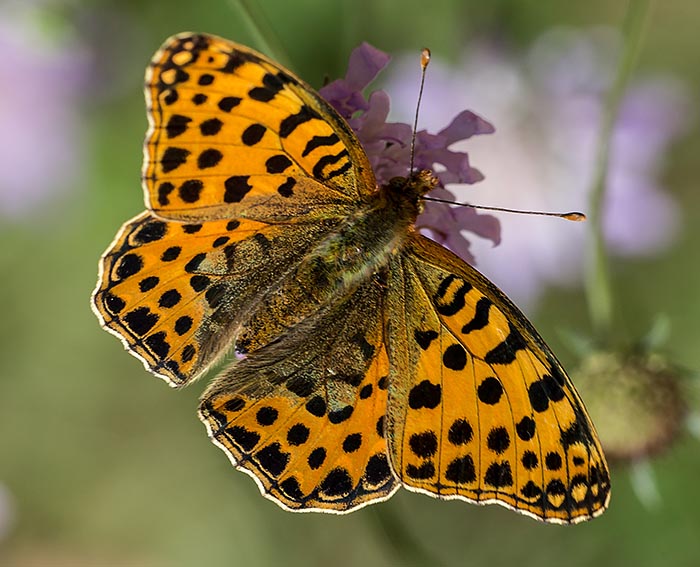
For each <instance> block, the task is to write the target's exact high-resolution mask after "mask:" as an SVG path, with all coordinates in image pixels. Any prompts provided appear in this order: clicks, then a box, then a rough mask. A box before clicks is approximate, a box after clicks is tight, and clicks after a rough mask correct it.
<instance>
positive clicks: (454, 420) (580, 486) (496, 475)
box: [387, 237, 609, 523]
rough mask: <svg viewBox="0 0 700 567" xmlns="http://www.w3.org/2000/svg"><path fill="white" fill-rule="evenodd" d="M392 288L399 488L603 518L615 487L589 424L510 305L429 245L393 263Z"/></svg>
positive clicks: (394, 449)
mask: <svg viewBox="0 0 700 567" xmlns="http://www.w3.org/2000/svg"><path fill="white" fill-rule="evenodd" d="M388 290H389V292H388V293H389V299H388V301H387V305H388V311H387V317H388V319H389V322H388V325H389V328H390V329H391V330H390V334H389V345H390V348H389V352H390V359H391V362H392V374H391V377H390V384H391V386H390V395H389V407H390V415H391V420H390V422H389V430H388V438H389V448H390V452H391V459H392V463H393V465H394V468H395V469H396V471H397V474H398V475H399V477H400V478H401V481H402V482H403V483H404V485H406V486H407V487H409V488H412V489H415V490H419V491H421V492H426V493H428V494H432V495H435V496H438V497H443V498H463V499H466V500H470V501H474V502H481V503H486V502H498V503H501V504H504V505H506V506H508V507H510V508H513V509H516V510H519V511H521V512H525V513H528V514H530V515H532V516H535V517H537V518H540V519H543V520H545V521H551V522H561V523H572V522H576V521H580V520H585V519H587V518H590V517H593V516H595V515H597V514H599V513H600V512H602V510H603V509H604V508H605V506H606V505H607V499H608V493H609V477H608V470H607V466H606V463H605V459H604V457H603V454H602V451H601V448H600V445H599V443H598V440H597V437H596V434H595V431H594V429H593V426H592V424H591V423H590V420H589V419H588V417H587V414H586V411H585V409H584V407H583V405H582V403H581V401H580V399H579V397H578V395H577V394H576V392H575V390H574V389H573V386H572V385H571V382H570V381H569V379H568V377H566V375H565V374H564V372H563V370H562V368H561V366H560V365H559V363H558V362H557V361H556V359H555V358H554V356H553V355H552V353H551V352H550V351H549V349H548V348H547V347H546V345H545V344H544V342H543V341H542V340H541V339H540V338H539V336H538V335H537V333H536V332H535V330H534V329H533V328H532V326H531V325H530V324H529V323H527V321H526V319H525V318H524V316H523V315H522V314H520V313H519V312H518V311H517V309H516V308H515V307H514V306H513V305H512V303H510V301H509V300H508V299H507V298H505V297H504V296H503V294H501V293H500V292H499V291H498V290H496V289H495V288H494V286H493V285H492V284H490V283H489V282H488V280H486V279H485V278H483V276H481V275H480V274H478V272H476V271H475V270H474V269H473V268H471V267H470V266H468V265H467V264H465V263H464V262H463V261H461V260H460V259H459V258H457V257H456V256H454V255H453V254H452V253H450V252H449V251H447V250H445V249H444V248H443V247H441V246H439V245H437V244H436V243H434V242H432V241H430V240H428V239H426V238H424V237H415V238H412V239H411V240H410V242H409V244H408V245H407V247H406V250H405V252H404V254H402V255H401V257H400V258H398V259H397V260H396V261H395V262H394V263H393V264H392V269H391V278H390V281H389V286H388ZM399 306H405V308H399Z"/></svg>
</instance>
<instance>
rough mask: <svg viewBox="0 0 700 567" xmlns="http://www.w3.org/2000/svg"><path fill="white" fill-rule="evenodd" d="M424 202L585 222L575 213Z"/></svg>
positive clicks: (582, 217) (436, 200)
mask: <svg viewBox="0 0 700 567" xmlns="http://www.w3.org/2000/svg"><path fill="white" fill-rule="evenodd" d="M423 200H424V201H435V202H436V203H447V204H448V205H459V206H460V207H471V208H472V209H481V210H484V211H497V212H500V213H517V214H519V215H537V216H541V217H558V218H560V219H565V220H570V221H576V222H578V221H585V220H586V215H584V214H583V213H579V212H577V211H572V212H570V213H549V212H545V211H523V210H520V209H507V208H505V207H487V206H486V205H472V204H471V203H455V202H454V201H448V200H447V199H438V198H437V197H423Z"/></svg>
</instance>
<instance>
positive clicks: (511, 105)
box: [387, 29, 692, 305]
mask: <svg viewBox="0 0 700 567" xmlns="http://www.w3.org/2000/svg"><path fill="white" fill-rule="evenodd" d="M619 46H620V41H619V37H618V36H617V34H616V32H615V31H612V30H607V29H595V30H588V31H573V30H563V29H556V30H552V31H550V32H548V33H546V34H544V35H543V36H542V37H541V38H539V39H538V40H537V41H536V42H535V43H534V45H533V46H532V48H531V49H529V51H528V52H527V53H526V54H524V55H522V56H516V55H508V54H507V52H506V51H505V50H504V49H502V48H498V47H496V46H495V45H491V44H485V43H479V44H476V45H474V46H473V47H472V48H471V49H470V50H469V52H468V54H467V55H465V56H464V58H463V59H462V62H461V64H460V65H459V67H458V68H457V69H455V68H454V67H451V66H448V65H446V64H443V63H441V61H440V60H439V59H437V58H436V57H433V61H432V63H431V67H430V70H429V74H428V79H427V80H426V85H425V92H424V100H423V105H422V109H421V113H422V116H423V118H422V122H423V123H425V124H428V125H429V126H435V125H437V124H442V123H444V121H445V120H446V119H447V118H448V117H449V116H450V114H451V113H452V112H454V109H456V108H460V107H464V106H465V105H467V104H468V105H470V106H475V107H478V108H479V109H480V110H481V111H482V112H483V113H484V114H485V115H487V116H489V118H490V119H491V120H493V121H494V122H495V123H496V124H498V129H499V135H498V136H495V137H490V138H488V140H486V139H481V140H474V141H472V142H470V146H469V153H470V155H471V156H472V157H473V158H474V159H475V160H477V161H478V163H479V164H480V167H481V168H482V169H483V170H484V171H485V172H487V180H486V181H485V182H484V183H481V184H479V186H478V187H474V188H472V189H470V195H469V199H468V200H469V201H470V202H474V203H477V202H479V203H483V204H489V205H501V206H505V207H521V208H524V209H530V210H532V209H539V210H560V211H570V210H576V209H578V210H582V211H584V212H585V211H586V209H587V206H588V192H589V190H590V187H591V182H592V177H593V174H594V166H595V152H596V145H597V141H598V133H599V128H600V120H601V116H602V109H603V104H604V100H605V96H606V93H607V92H608V90H609V88H610V86H611V84H612V80H613V77H614V72H615V65H616V58H617V55H616V54H617V53H619ZM413 59H414V57H413V56H412V55H406V56H404V57H401V59H400V61H399V62H398V63H397V64H396V65H395V66H393V67H392V72H391V73H390V75H389V79H388V83H387V89H388V90H390V91H391V92H392V93H394V105H393V110H394V111H395V112H396V114H397V116H398V117H400V118H403V119H407V118H408V117H410V116H411V115H412V114H413V111H414V106H415V102H414V100H415V94H414V91H415V84H416V82H417V80H418V78H417V77H418V72H417V71H416V70H415V69H414V66H415V65H414V64H413ZM691 119H692V116H691V113H690V104H689V100H688V96H687V94H686V92H685V90H684V87H683V85H681V84H679V82H678V81H677V80H676V79H674V78H673V77H668V76H663V77H661V76H656V77H647V78H644V79H638V80H637V81H635V82H634V83H633V84H632V85H631V87H630V88H629V89H628V92H627V94H626V95H625V97H624V100H623V102H622V105H621V109H620V115H619V117H618V120H617V123H616V125H615V130H614V134H613V139H612V140H611V157H610V163H609V171H608V177H607V183H608V189H607V195H606V198H607V201H606V202H605V205H604V211H605V214H604V232H605V236H606V240H607V244H608V246H609V248H610V250H611V251H612V253H614V254H618V255H627V256H630V255H644V254H652V253H655V252H658V251H660V250H662V249H664V248H665V247H666V246H668V245H669V244H670V243H671V242H672V241H673V239H674V236H675V235H676V233H677V230H678V225H679V218H678V217H679V212H678V207H677V205H676V203H675V202H674V201H673V199H672V198H671V197H670V195H669V194H668V193H666V192H664V190H663V187H662V186H661V184H660V182H659V180H658V178H659V175H660V173H661V171H662V168H663V165H664V162H665V153H666V152H667V150H668V148H669V146H670V145H671V143H672V142H673V141H674V140H676V139H677V138H678V137H679V136H680V135H681V134H682V132H683V131H684V129H685V127H686V126H687V124H688V123H689V121H691ZM458 148H459V146H458ZM458 200H466V199H465V198H464V197H462V196H461V195H459V196H458ZM502 230H503V244H502V245H501V246H499V247H498V248H497V249H492V244H491V243H488V242H483V241H479V240H475V241H474V242H472V248H473V250H474V252H475V254H476V255H477V257H478V264H479V268H480V269H481V270H482V271H484V272H485V273H486V274H487V275H489V277H491V278H493V279H494V280H495V281H498V282H499V285H502V287H503V288H504V289H505V290H506V291H507V292H508V293H509V294H510V295H511V296H512V297H513V298H514V299H516V300H517V301H518V302H519V303H521V304H527V303H529V304H531V305H532V304H533V303H534V302H535V301H536V300H537V299H538V297H539V296H540V294H542V292H543V291H544V289H545V287H546V285H547V284H567V285H568V284H573V283H575V282H578V281H580V279H581V276H582V274H581V269H582V266H583V257H582V256H583V250H584V248H585V246H584V239H585V233H586V231H587V230H588V229H587V227H586V226H585V223H581V224H578V223H577V224H571V223H562V222H559V221H556V220H538V219H533V218H531V217H526V216H517V215H515V216H508V218H507V220H505V221H504V222H503V226H502Z"/></svg>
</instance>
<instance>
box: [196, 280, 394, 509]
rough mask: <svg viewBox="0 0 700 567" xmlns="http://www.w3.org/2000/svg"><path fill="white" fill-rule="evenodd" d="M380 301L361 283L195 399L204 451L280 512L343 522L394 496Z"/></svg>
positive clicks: (375, 289)
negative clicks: (332, 516) (321, 514)
mask: <svg viewBox="0 0 700 567" xmlns="http://www.w3.org/2000/svg"><path fill="white" fill-rule="evenodd" d="M382 295H383V290H381V289H380V288H379V287H378V286H377V285H375V283H374V282H370V283H369V284H367V285H365V286H363V287H362V288H360V289H359V290H357V291H356V292H355V293H353V294H352V295H351V296H349V297H347V298H345V299H344V300H343V301H341V302H340V303H339V304H338V305H335V306H333V307H330V308H329V309H328V310H326V311H325V312H324V313H321V314H319V315H318V316H317V317H314V318H312V319H310V320H308V321H306V322H305V323H303V324H301V325H299V326H298V327H297V328H293V329H291V330H290V331H289V332H288V333H287V334H286V335H284V336H283V337H281V338H280V340H278V341H275V342H274V343H271V344H269V345H266V346H264V347H262V348H260V349H259V350H257V351H255V352H253V353H251V354H250V355H249V356H248V357H247V358H245V359H243V360H240V361H238V362H236V363H234V364H233V365H232V366H231V367H230V368H228V369H227V370H226V371H225V372H224V373H223V374H222V375H221V376H219V377H218V378H217V379H216V380H215V381H214V382H213V383H212V385H211V386H210V387H209V389H208V390H207V391H206V392H205V394H204V396H203V397H202V403H201V405H200V410H199V415H200V419H202V421H203V422H204V423H205V425H206V427H207V430H208V431H209V435H210V437H211V438H212V440H213V441H214V443H216V445H218V446H219V447H220V448H221V449H222V450H223V451H224V452H225V453H226V454H227V455H228V456H229V458H230V459H231V461H232V462H233V464H234V465H235V466H237V467H238V468H240V469H242V470H244V471H246V472H247V473H248V474H250V475H251V476H253V477H254V478H255V479H256V480H257V482H258V485H259V487H260V489H261V491H262V492H263V493H264V494H266V495H268V497H269V498H271V499H273V500H275V501H277V502H278V503H280V504H282V505H283V506H284V507H285V508H288V509H291V510H298V511H305V510H323V511H330V512H339V513H342V512H348V511H350V510H352V509H354V508H357V507H359V506H362V505H364V504H367V503H369V502H371V501H376V500H384V499H386V498H388V497H389V496H390V495H391V494H393V492H394V491H395V490H396V489H397V488H398V482H397V480H396V477H395V475H394V473H393V471H392V470H391V468H390V465H389V460H388V452H387V448H386V441H385V439H384V420H385V411H386V407H387V384H388V382H387V376H388V373H389V363H388V358H387V352H386V349H385V347H384V343H383V337H382V334H383V328H382V318H381V302H382Z"/></svg>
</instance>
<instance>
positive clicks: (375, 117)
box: [320, 43, 500, 261]
mask: <svg viewBox="0 0 700 567" xmlns="http://www.w3.org/2000/svg"><path fill="white" fill-rule="evenodd" d="M389 59H390V58H389V56H388V55H387V54H386V53H384V52H382V51H379V50H378V49H376V48H374V47H372V46H371V45H369V44H367V43H363V44H362V45H360V46H359V47H358V48H357V49H355V50H354V51H353V53H352V55H351V56H350V63H349V66H348V72H347V74H346V76H345V78H344V79H338V80H337V81H334V82H332V83H330V84H328V85H326V86H325V87H323V88H322V89H321V90H320V93H321V95H322V96H323V97H324V98H325V99H326V100H327V101H328V102H330V103H331V104H332V105H333V106H334V107H335V109H336V110H337V111H338V112H339V113H340V114H341V115H342V116H343V117H344V118H345V119H346V120H347V121H348V123H349V124H350V126H351V127H352V129H353V130H354V131H355V133H356V134H357V136H358V138H359V139H360V142H362V145H363V147H364V149H365V151H366V152H367V156H368V158H369V161H370V163H371V164H372V168H373V170H374V174H375V176H376V178H377V183H379V184H380V185H383V184H385V183H388V182H389V180H390V179H392V178H393V177H406V176H408V175H409V173H410V171H409V167H410V161H411V160H410V158H411V155H410V154H411V138H412V136H413V128H412V127H411V126H410V125H409V124H406V123H402V122H387V118H388V116H389V107H390V101H389V95H388V94H387V93H386V92H384V91H381V90H379V91H374V92H372V93H371V94H370V95H369V98H366V97H365V95H364V94H363V90H364V89H365V88H366V87H367V86H368V85H369V84H370V83H371V82H372V81H373V80H374V79H375V78H376V76H377V75H378V74H379V72H380V71H382V70H383V69H384V68H385V67H386V66H387V65H388V63H389ZM414 65H415V66H416V68H418V58H417V57H414ZM418 85H419V81H418V80H416V82H415V84H414V91H415V92H416V93H417V89H418ZM414 104H415V103H414ZM493 131H494V129H493V126H491V124H489V123H488V122H486V121H485V120H483V119H482V118H480V117H479V116H477V115H476V114H474V113H473V112H470V111H467V110H464V111H462V112H460V113H459V114H457V116H455V117H454V118H453V119H452V120H451V122H450V123H449V125H448V126H446V127H445V128H443V129H441V130H439V131H438V132H437V134H430V133H428V132H427V131H426V130H420V131H418V132H417V133H416V147H415V156H414V168H415V169H418V170H419V169H430V170H433V171H435V174H436V176H437V177H438V179H439V182H440V187H439V188H438V189H436V190H435V191H433V192H432V193H431V195H432V196H434V197H439V198H442V199H448V200H451V201H454V200H455V197H454V195H453V194H452V193H450V192H449V191H447V190H446V189H445V188H444V187H445V185H447V184H453V183H469V184H472V183H476V182H477V181H481V180H482V179H483V175H482V174H481V172H480V171H479V170H477V169H475V168H473V167H472V166H471V165H470V162H469V156H468V154H467V153H466V152H463V151H455V150H453V149H450V148H451V146H452V145H453V144H456V143H458V142H462V141H463V140H467V139H469V138H471V137H472V136H475V135H477V134H490V133H492V132H493ZM418 226H419V227H420V228H422V229H424V231H425V232H426V233H427V234H428V235H429V236H431V237H432V238H434V239H435V240H437V241H438V242H440V243H441V244H444V245H446V246H448V247H450V248H451V249H453V250H454V251H455V252H456V253H458V254H459V255H460V256H462V257H463V258H464V259H466V260H467V261H473V256H472V254H471V253H470V250H469V241H468V240H466V238H464V236H463V235H462V233H461V231H462V230H469V231H471V232H474V233H475V234H477V235H479V236H481V237H482V238H487V239H489V240H491V241H492V242H494V243H498V241H499V239H500V231H499V223H498V220H497V219H496V218H495V217H493V216H491V215H487V214H482V213H478V212H477V211H475V210H473V209H467V208H465V207H456V208H453V207H451V206H449V205H446V204H442V203H434V202H427V203H426V206H425V212H424V214H422V215H421V217H420V218H419V219H418Z"/></svg>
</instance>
